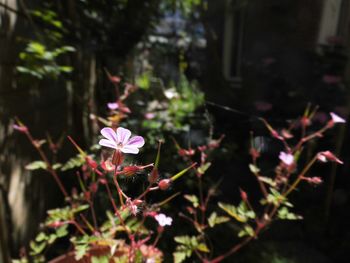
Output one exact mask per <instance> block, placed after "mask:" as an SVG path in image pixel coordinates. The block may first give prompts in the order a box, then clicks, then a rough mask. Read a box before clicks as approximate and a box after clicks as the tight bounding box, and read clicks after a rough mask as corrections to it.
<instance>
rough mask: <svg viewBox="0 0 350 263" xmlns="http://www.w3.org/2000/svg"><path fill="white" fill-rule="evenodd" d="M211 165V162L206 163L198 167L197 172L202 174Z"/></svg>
mask: <svg viewBox="0 0 350 263" xmlns="http://www.w3.org/2000/svg"><path fill="white" fill-rule="evenodd" d="M210 166H211V163H210V162H208V163H205V164H203V165H201V166H200V167H198V168H197V172H198V173H200V174H204V173H205V172H206V171H207V170H208V169H209V167H210Z"/></svg>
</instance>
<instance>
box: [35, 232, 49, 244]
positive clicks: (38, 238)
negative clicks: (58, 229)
mask: <svg viewBox="0 0 350 263" xmlns="http://www.w3.org/2000/svg"><path fill="white" fill-rule="evenodd" d="M47 239H48V237H47V235H46V234H45V233H44V232H40V233H39V234H38V235H37V236H36V238H35V241H36V242H41V241H44V240H47Z"/></svg>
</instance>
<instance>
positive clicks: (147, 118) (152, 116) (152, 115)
mask: <svg viewBox="0 0 350 263" xmlns="http://www.w3.org/2000/svg"><path fill="white" fill-rule="evenodd" d="M154 117H156V114H155V113H153V112H147V113H146V114H145V119H146V120H152V119H154Z"/></svg>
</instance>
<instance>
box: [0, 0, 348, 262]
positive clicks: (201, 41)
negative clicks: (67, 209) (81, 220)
mask: <svg viewBox="0 0 350 263" xmlns="http://www.w3.org/2000/svg"><path fill="white" fill-rule="evenodd" d="M310 14H313V15H312V16H311V15H310ZM349 20H350V6H349V4H348V3H347V1H345V0H344V1H330V0H317V1H294V0H285V1H275V0H267V1H254V0H186V1H180V0H145V1H138V0H111V1H107V0H105V1H93V0H79V1H40V2H38V1H23V0H10V1H0V21H1V23H0V37H1V40H0V116H1V118H0V120H1V125H0V193H1V195H0V223H1V224H0V225H1V227H0V229H1V231H0V244H1V249H0V252H1V254H0V257H2V258H4V260H6V258H9V257H10V256H15V257H16V256H18V251H20V248H21V247H23V246H25V245H27V244H29V241H30V240H31V239H33V238H35V236H36V234H37V233H38V229H39V224H40V222H43V221H44V219H45V218H46V211H47V210H48V209H52V208H57V207H59V206H62V204H64V200H63V197H62V195H61V194H60V192H59V188H57V186H56V185H55V182H54V180H52V178H51V177H49V176H47V173H46V172H45V171H44V170H43V169H35V170H33V168H40V167H41V168H45V167H43V164H42V163H40V162H39V163H38V162H37V163H33V161H35V160H37V159H38V158H37V155H36V154H37V153H36V152H35V149H33V148H32V147H31V145H30V144H28V143H26V141H25V138H24V136H18V133H15V132H14V128H13V124H15V120H16V118H17V120H20V121H21V122H23V123H25V124H26V125H28V127H30V130H31V132H32V134H33V135H34V136H35V138H43V140H41V141H38V142H37V143H39V144H42V147H43V148H45V149H46V150H47V151H48V150H49V151H50V152H51V153H52V155H50V162H52V163H56V164H62V166H60V167H59V166H57V167H55V168H57V169H60V170H62V173H61V174H60V177H61V179H62V182H63V185H64V187H66V188H67V189H71V188H74V187H77V186H78V181H77V177H76V174H75V171H76V170H75V169H77V167H79V166H80V165H82V164H83V163H84V161H85V159H84V158H81V156H79V155H76V154H77V153H76V151H75V149H74V147H72V145H71V143H70V142H69V141H68V139H67V135H70V136H71V137H72V138H74V139H75V140H76V143H77V144H78V145H79V146H80V147H81V148H83V149H90V150H89V152H90V151H91V153H92V154H95V157H96V158H98V157H99V156H98V155H99V149H98V147H96V144H97V142H98V136H97V134H99V131H100V128H101V127H104V126H111V125H113V124H114V125H119V124H122V125H124V126H126V127H128V128H129V129H130V130H132V131H133V132H135V133H136V134H140V135H142V136H143V137H144V138H145V140H146V141H147V144H146V145H145V148H144V153H143V159H142V160H143V161H142V163H151V162H154V153H155V152H156V151H157V145H158V140H160V139H163V140H164V141H165V142H164V144H163V146H162V147H163V149H166V150H165V151H163V153H162V157H161V158H162V165H164V167H166V169H164V173H165V174H164V176H165V177H166V176H171V175H173V174H175V173H176V172H177V171H179V170H181V169H182V168H183V166H181V164H183V160H182V159H183V157H184V156H183V153H182V156H178V155H177V154H176V153H177V152H178V151H179V148H178V147H180V149H186V150H187V151H188V150H191V149H196V147H198V146H201V145H205V144H206V143H208V141H210V140H214V139H218V138H220V136H221V135H222V134H225V139H224V140H223V141H222V142H221V144H220V148H219V149H217V151H214V152H213V153H212V156H211V157H210V161H208V163H211V164H210V166H209V164H208V165H205V166H203V167H202V169H204V170H207V174H206V177H205V179H204V185H207V186H215V187H217V189H216V190H217V191H216V192H217V195H214V196H213V201H218V200H221V201H222V202H223V203H230V204H238V203H239V201H240V199H241V194H240V191H239V190H238V189H239V187H243V188H244V190H245V191H246V192H248V193H249V196H251V198H252V199H253V200H259V198H260V197H261V196H260V195H259V191H258V188H257V185H256V181H254V180H253V179H254V178H253V177H252V176H250V175H249V174H250V172H251V171H250V170H252V166H250V168H251V169H250V170H249V164H250V163H251V161H250V155H249V148H250V145H251V144H252V143H253V144H254V145H255V146H256V147H257V149H259V151H260V153H261V160H262V161H261V164H259V165H260V166H259V169H260V170H261V171H267V173H268V175H271V174H272V173H273V172H274V171H272V170H270V169H272V168H271V167H275V166H276V161H278V158H277V157H278V155H279V153H280V152H281V151H282V150H283V149H284V148H283V147H284V146H283V145H282V144H281V143H279V142H278V140H277V141H276V140H273V139H272V138H271V136H270V134H269V131H268V129H267V128H266V125H265V124H264V123H263V122H262V121H261V119H260V118H264V119H265V120H267V122H268V123H269V124H270V125H272V126H273V127H274V128H275V129H276V130H277V131H278V132H281V131H283V130H282V127H284V128H286V127H289V124H291V122H292V120H293V119H296V118H297V116H298V115H299V114H300V113H301V112H303V111H304V110H305V108H306V109H310V110H311V109H313V107H314V106H315V105H317V106H318V110H317V113H315V115H314V116H313V117H312V125H311V126H308V129H309V132H310V133H312V132H315V131H317V130H319V129H320V128H321V127H323V126H324V125H325V124H326V123H327V121H328V120H329V112H335V113H336V114H337V115H339V116H341V117H342V118H345V119H346V118H347V116H348V113H349V92H348V69H349V62H348V46H349V32H348V30H347V29H348V24H349ZM111 82H112V83H111ZM116 85H119V87H120V89H121V90H119V92H120V93H119V94H118V91H117V90H116ZM136 88H137V92H134V91H135V90H134V89H136ZM125 90H126V91H130V94H128V104H127V105H128V107H123V105H119V110H117V111H116V109H113V104H109V103H118V99H119V98H120V96H121V94H125ZM123 92H124V93H123ZM309 103H310V104H309ZM108 105H111V106H112V108H111V107H108ZM308 105H313V106H312V107H310V106H308ZM121 106H122V107H121ZM116 112H117V113H118V114H116ZM120 112H122V114H119V113H120ZM308 114H309V113H308ZM286 121H287V122H286ZM17 125H18V123H17ZM296 128H297V127H296ZM251 131H253V133H252V134H251ZM298 135H302V134H298ZM348 135H349V131H348V129H347V125H339V126H336V127H334V128H333V129H332V130H330V131H328V132H327V133H325V134H324V138H323V139H322V140H318V139H316V140H313V141H312V142H309V143H307V144H306V145H305V148H304V149H303V152H304V154H305V155H304V157H303V158H304V159H303V160H304V161H303V162H307V161H309V160H311V158H312V156H313V154H315V153H317V152H322V151H326V150H331V151H332V152H333V153H334V154H335V155H336V156H340V158H341V159H342V160H343V161H344V165H342V166H341V167H337V166H335V165H325V166H323V167H322V168H317V167H321V166H316V167H315V168H313V169H312V170H311V171H312V174H310V175H313V176H314V177H316V176H317V177H318V176H319V177H321V178H322V179H323V181H324V183H323V184H322V185H321V186H319V187H317V189H315V191H314V190H313V188H311V190H308V191H300V193H299V192H298V193H296V194H295V195H294V196H291V199H292V201H293V204H295V206H296V207H298V211H297V212H298V213H300V214H302V215H303V216H304V218H305V219H304V220H302V221H296V222H294V221H293V222H290V223H286V224H279V223H278V222H277V223H276V224H275V226H274V227H271V229H269V231H267V232H266V233H264V234H263V235H261V236H260V237H259V239H258V240H257V242H255V244H254V245H251V246H248V247H246V248H245V249H244V250H242V251H241V252H240V253H239V254H238V255H237V258H236V259H237V260H238V262H240V261H239V260H241V261H242V262H256V261H257V258H258V259H259V260H261V261H266V262H294V261H295V262H300V261H301V260H302V259H305V258H307V259H309V258H310V260H309V262H346V261H342V260H343V258H344V256H345V255H347V251H348V248H349V246H350V237H349V235H348V233H347V231H345V230H344V229H347V228H348V222H349V220H348V219H349V213H348V212H347V211H348V210H349V209H348V206H349V195H348V192H349V191H348V188H349V178H348V177H347V176H346V175H347V171H348V156H349V153H348V150H347V149H346V147H344V145H346V144H347V143H348V137H349V136H348ZM208 138H209V139H208ZM292 140H293V139H292ZM94 145H95V146H94ZM90 147H92V148H90ZM72 156H76V157H74V158H72ZM70 158H72V159H70ZM68 160H69V162H68V163H67V161H68ZM185 161H186V160H185ZM140 163H141V162H140ZM25 167H26V168H25ZM324 167H325V168H324ZM46 168H47V167H46ZM253 171H256V170H255V168H254V167H253ZM195 178H196V177H195V176H194V175H193V174H192V175H191V176H189V177H188V179H187V178H182V179H183V181H182V182H181V187H180V188H178V189H177V188H176V187H174V188H175V189H174V190H178V191H181V192H182V194H187V195H188V198H189V199H190V200H192V201H194V199H193V198H190V197H189V196H190V195H191V194H193V191H196V189H197V182H196V180H193V179H195ZM135 181H136V184H135V189H132V191H135V192H137V188H138V187H139V186H140V184H138V183H139V182H138V181H137V179H135ZM129 185H131V184H129ZM48 189H50V190H49V191H48ZM207 190H208V189H207ZM302 190H304V189H303V188H302ZM162 197H164V198H165V196H162ZM214 203H216V202H214ZM171 205H173V206H176V207H183V208H185V207H186V206H188V200H187V201H186V200H182V199H180V198H175V199H174V200H172V202H171V204H170V203H169V206H170V207H169V210H171ZM218 216H223V215H222V214H221V215H218ZM214 217H215V216H213V217H212V219H211V220H214V219H213V218H214ZM214 221H215V220H214ZM182 226H183V224H182V225H181V227H182ZM173 227H174V230H169V234H171V235H172V234H174V233H171V231H174V232H176V227H177V226H176V223H175V225H174V226H173ZM186 229H187V228H186ZM190 229H191V228H190V225H188V231H191V230H190ZM291 230H292V231H291ZM192 231H194V232H192V234H193V235H194V233H195V231H197V230H192ZM218 231H219V230H218ZM192 234H191V235H192ZM220 234H221V233H220V231H219V232H218V235H220ZM178 241H179V240H178ZM230 241H231V238H230V237H227V240H226V239H225V240H222V242H220V243H219V244H215V246H216V247H217V249H218V250H217V255H219V254H220V253H223V252H224V251H226V250H227V248H228V246H230V245H231V242H230ZM186 242H187V241H186ZM186 242H185V243H186ZM180 243H181V242H180ZM182 243H184V241H183V242H182ZM187 243H188V242H187ZM187 243H186V244H187ZM190 243H191V242H190ZM197 243H198V242H197ZM198 244H201V243H200V242H199V243H198ZM175 247H176V242H174V241H173V240H168V241H167V242H166V248H169V251H174V249H175ZM52 253H53V254H52V255H51V256H53V255H54V254H55V253H54V252H52ZM204 253H205V252H204ZM49 256H50V255H49ZM167 256H168V258H170V257H172V255H171V254H169V255H167ZM5 262H6V261H5Z"/></svg>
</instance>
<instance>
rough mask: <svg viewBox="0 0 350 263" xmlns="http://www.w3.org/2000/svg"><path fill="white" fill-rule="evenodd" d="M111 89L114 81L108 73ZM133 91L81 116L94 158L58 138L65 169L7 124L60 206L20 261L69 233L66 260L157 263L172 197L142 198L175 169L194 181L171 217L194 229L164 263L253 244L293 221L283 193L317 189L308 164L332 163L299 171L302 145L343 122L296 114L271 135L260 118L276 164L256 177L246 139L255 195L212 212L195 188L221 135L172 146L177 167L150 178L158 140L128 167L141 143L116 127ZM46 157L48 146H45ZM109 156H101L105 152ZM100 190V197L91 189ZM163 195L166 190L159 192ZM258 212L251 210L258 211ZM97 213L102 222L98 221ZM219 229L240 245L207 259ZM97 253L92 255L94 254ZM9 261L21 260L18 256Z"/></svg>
mask: <svg viewBox="0 0 350 263" xmlns="http://www.w3.org/2000/svg"><path fill="white" fill-rule="evenodd" d="M108 76H109V79H110V80H111V82H112V83H113V84H114V85H115V86H116V88H117V90H118V88H119V84H120V78H118V77H115V76H111V75H108ZM134 90H136V87H134V86H133V85H131V84H126V87H125V89H124V93H123V94H122V95H121V96H117V100H116V101H115V102H110V103H108V105H107V107H108V108H109V110H110V116H109V117H108V119H104V118H102V117H98V116H96V115H91V119H92V120H93V121H96V122H97V123H102V124H104V125H106V124H108V127H104V128H102V129H101V135H102V136H103V138H101V139H100V140H99V145H100V146H103V147H105V148H102V154H101V156H102V158H101V160H98V159H97V158H96V157H95V156H94V155H92V154H88V153H87V152H86V151H84V150H83V149H82V148H81V147H80V146H79V145H78V144H77V143H76V141H75V140H74V139H73V138H72V137H68V139H69V140H70V142H71V143H72V145H73V146H74V147H75V148H76V150H77V151H78V155H77V156H76V157H73V158H72V159H70V160H69V161H68V162H67V163H66V164H59V163H51V162H50V161H49V158H48V157H47V155H46V153H45V151H44V150H43V148H42V145H43V143H44V142H43V141H42V140H36V139H34V138H33V137H32V135H31V133H30V131H29V129H28V128H27V127H26V126H25V125H24V124H23V123H21V122H20V121H19V120H17V124H16V125H15V126H14V129H16V130H18V131H20V132H22V133H23V134H25V135H26V136H27V138H28V139H29V140H30V142H31V143H32V145H33V146H34V148H35V149H36V150H37V151H38V153H39V155H40V157H41V161H35V162H33V163H31V164H29V165H28V166H27V169H30V170H34V169H45V170H46V171H48V172H49V173H50V174H51V175H52V176H53V178H54V180H55V181H56V182H57V184H58V186H59V188H60V190H61V192H62V194H63V195H64V196H65V198H66V206H65V207H63V208H57V209H53V210H50V211H48V218H47V219H46V221H45V223H44V226H43V228H42V231H41V232H40V233H39V234H38V235H37V236H36V238H35V240H33V241H32V242H31V243H30V251H29V256H30V257H31V259H30V260H31V261H33V262H38V263H39V262H46V259H45V257H44V256H43V253H44V252H45V251H46V250H47V248H48V247H49V246H50V245H52V244H53V243H54V241H56V240H57V239H58V238H66V237H68V236H69V237H70V242H71V244H72V245H73V246H74V258H75V260H76V261H77V262H80V261H79V260H88V262H148V263H150V262H161V261H163V259H164V254H163V252H162V251H161V249H160V248H159V246H158V245H159V240H160V238H161V237H162V235H163V233H164V229H165V228H167V227H171V226H172V223H173V221H174V220H173V218H171V217H170V216H168V215H166V214H164V212H163V209H164V208H163V207H164V205H165V204H167V203H168V202H169V201H171V200H172V199H173V198H175V197H176V196H177V195H178V193H177V194H173V195H168V196H167V197H166V198H165V199H164V200H159V201H157V202H153V203H151V202H149V200H150V198H148V197H149V196H150V195H152V197H153V193H155V192H160V191H167V190H169V189H170V186H171V185H172V184H173V183H174V182H175V181H176V180H177V179H178V178H180V177H181V176H183V175H184V174H185V173H187V172H190V171H193V174H194V175H195V178H196V180H197V186H198V195H196V194H185V195H183V197H184V199H185V200H186V202H188V205H187V206H186V211H185V212H181V213H179V216H180V217H181V218H182V219H184V220H186V221H187V222H189V223H190V225H191V226H192V227H193V229H194V233H195V234H192V235H188V234H187V233H185V234H184V235H178V236H175V237H174V240H175V242H176V244H177V246H176V249H175V251H174V253H173V258H174V262H176V263H180V262H183V261H184V260H186V259H188V258H192V257H197V258H198V259H199V260H200V261H201V262H205V263H208V262H211V263H217V262H221V261H223V260H224V259H226V258H227V257H229V256H231V255H232V254H234V253H235V252H237V251H239V250H240V249H241V248H242V247H244V246H245V245H246V244H248V243H249V242H250V241H252V240H254V239H256V238H257V237H258V236H259V235H260V233H261V232H262V231H264V230H266V229H267V227H268V226H270V225H271V223H272V222H274V221H275V220H278V219H279V220H297V219H301V218H302V217H301V216H299V215H297V214H295V213H293V212H292V211H291V209H292V208H293V205H292V203H291V202H290V200H289V199H288V197H289V195H290V194H291V193H292V192H293V191H294V190H296V189H297V187H298V186H299V184H300V183H302V182H307V183H310V184H313V185H317V184H320V183H321V182H322V179H321V178H320V177H310V176H308V175H307V173H308V171H309V170H310V168H311V167H312V165H313V164H314V163H315V162H317V161H320V162H327V161H333V162H336V163H340V164H341V163H342V161H341V160H340V159H338V158H337V157H336V156H335V155H334V154H333V153H332V152H330V151H328V150H325V151H321V152H319V153H317V154H315V155H314V157H313V158H312V159H310V160H309V161H307V162H306V163H305V164H304V165H300V163H301V160H302V156H303V150H304V147H305V145H306V144H307V143H308V142H309V141H311V140H313V139H315V138H319V137H321V136H322V135H323V134H324V133H325V132H326V131H327V130H328V129H330V128H332V127H334V125H335V124H337V123H344V122H345V120H344V119H342V118H341V117H339V116H338V115H336V114H335V113H330V120H329V121H328V122H327V123H326V124H325V126H324V127H322V128H321V129H319V130H317V131H309V129H308V128H309V126H310V125H311V123H312V119H313V117H314V115H315V112H316V110H313V111H310V110H309V109H307V110H306V112H305V114H304V116H302V117H301V118H300V119H298V120H296V121H295V122H293V123H292V124H291V125H290V126H289V127H288V128H285V129H282V130H276V129H274V128H273V127H272V126H271V125H270V124H269V123H268V122H267V121H266V120H264V119H261V121H262V122H263V123H264V124H265V126H266V128H267V130H268V131H269V132H270V135H271V136H272V137H273V138H274V139H275V140H277V141H278V142H280V144H281V145H282V147H283V150H281V151H280V153H279V155H278V156H276V158H277V159H278V163H277V165H276V167H275V169H274V171H275V173H274V175H272V176H271V175H265V174H264V171H263V169H262V168H260V163H261V162H262V161H261V157H262V153H261V149H260V148H259V145H255V143H254V140H252V143H251V147H250V151H249V152H250V155H251V159H252V162H251V164H250V165H249V169H250V171H251V173H252V174H253V175H254V177H255V178H256V180H257V184H258V186H259V189H260V191H261V198H260V200H259V203H258V204H256V202H253V200H251V197H250V195H249V194H248V193H247V192H246V191H244V190H242V189H240V197H241V201H240V203H239V204H238V205H234V204H229V203H224V202H218V204H217V208H219V209H220V210H219V209H214V208H213V205H212V197H213V196H214V195H215V193H216V191H217V188H218V185H217V184H215V185H214V186H212V185H209V187H205V186H204V182H205V181H204V180H203V178H205V175H206V173H207V172H208V170H209V168H210V166H211V160H210V158H211V157H210V156H211V153H212V152H213V151H214V150H215V149H217V148H219V147H220V145H221V143H222V140H223V139H224V136H223V135H222V136H221V137H219V138H216V139H214V138H210V139H209V140H208V141H207V143H205V144H203V145H198V146H197V147H196V148H192V147H189V148H183V147H181V146H180V144H179V143H178V142H177V141H176V140H175V139H173V140H174V144H175V146H176V148H177V150H178V154H179V156H180V157H181V158H183V161H184V162H185V163H187V165H186V166H187V167H186V168H184V169H182V170H181V171H179V172H178V173H176V174H175V175H173V176H169V177H164V176H162V175H161V173H160V172H159V169H160V156H161V144H162V142H161V141H159V143H158V151H157V154H156V156H155V160H154V163H148V164H145V165H135V164H132V163H130V162H129V157H130V155H136V154H138V153H139V151H140V149H141V148H142V147H143V146H144V145H145V143H147V142H145V139H144V138H143V137H142V136H137V135H136V136H133V137H132V136H131V131H130V130H128V129H126V128H124V127H122V126H121V125H120V122H121V120H122V119H124V118H126V117H127V116H128V114H129V113H130V112H131V110H130V109H129V108H128V107H127V106H126V103H125V100H126V98H127V97H128V96H129V94H130V93H132V92H133V91H134ZM299 128H300V130H301V131H300V134H301V136H300V138H299V139H298V140H295V139H294V135H293V133H294V132H295V131H296V130H297V129H299ZM49 144H50V149H51V150H52V151H56V150H57V145H55V144H54V143H53V142H52V141H50V142H49ZM110 150H111V151H110ZM80 166H81V169H80V170H78V171H77V172H76V174H77V179H78V182H79V186H80V191H77V190H72V193H71V194H69V191H67V190H66V187H65V186H64V184H63V183H62V182H61V180H60V176H59V174H58V171H64V170H67V169H71V168H77V167H80ZM137 174H146V180H145V182H146V183H145V185H144V187H143V189H142V190H141V191H137V193H136V194H135V193H131V191H129V189H128V188H127V187H122V186H121V184H120V181H121V180H123V179H125V178H126V179H127V178H131V177H133V176H135V175H137ZM101 189H104V191H101ZM165 193H167V192H165ZM103 197H105V200H107V201H108V202H107V203H108V204H109V205H108V204H106V206H104V205H102V207H99V206H100V204H101V202H99V201H98V199H99V198H103ZM258 206H259V207H258ZM101 214H102V215H103V214H105V216H102V217H101ZM223 224H227V225H228V224H233V225H234V226H235V228H236V229H238V231H237V235H238V237H239V238H241V240H240V241H239V242H238V243H237V244H235V245H233V246H232V247H231V248H230V249H229V250H228V251H226V252H223V253H219V254H217V253H216V251H215V247H212V246H211V245H210V243H211V241H210V240H211V237H210V232H211V230H212V229H213V228H216V227H219V226H222V225H223ZM97 251H98V252H97ZM15 262H17V263H18V262H21V263H24V262H28V255H27V254H25V255H24V257H23V258H22V259H20V260H18V261H15Z"/></svg>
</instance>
